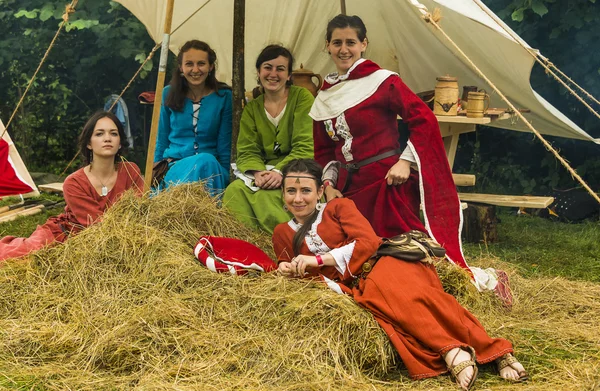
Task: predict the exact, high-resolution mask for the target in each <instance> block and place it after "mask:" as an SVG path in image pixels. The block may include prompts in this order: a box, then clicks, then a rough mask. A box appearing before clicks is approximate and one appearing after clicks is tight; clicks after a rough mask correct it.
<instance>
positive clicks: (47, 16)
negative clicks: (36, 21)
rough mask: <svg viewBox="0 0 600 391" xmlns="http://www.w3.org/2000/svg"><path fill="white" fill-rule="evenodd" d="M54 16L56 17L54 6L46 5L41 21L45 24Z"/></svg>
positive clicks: (41, 14)
mask: <svg viewBox="0 0 600 391" xmlns="http://www.w3.org/2000/svg"><path fill="white" fill-rule="evenodd" d="M52 16H54V7H52V4H47V5H45V6H44V8H42V12H40V20H41V21H42V22H45V21H47V20H48V19H50V18H51V17H52Z"/></svg>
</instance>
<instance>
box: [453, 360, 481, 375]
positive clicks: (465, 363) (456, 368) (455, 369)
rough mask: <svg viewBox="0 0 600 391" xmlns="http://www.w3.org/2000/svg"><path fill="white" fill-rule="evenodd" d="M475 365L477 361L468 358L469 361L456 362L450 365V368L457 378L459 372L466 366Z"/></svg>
mask: <svg viewBox="0 0 600 391" xmlns="http://www.w3.org/2000/svg"><path fill="white" fill-rule="evenodd" d="M475 365H476V364H475V361H473V360H467V361H463V362H461V363H459V364H456V365H454V366H452V367H450V368H449V369H450V373H452V376H454V377H455V378H457V377H458V374H459V373H461V372H462V371H463V370H464V369H465V368H468V367H474V366H475Z"/></svg>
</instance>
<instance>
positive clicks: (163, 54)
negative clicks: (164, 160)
mask: <svg viewBox="0 0 600 391" xmlns="http://www.w3.org/2000/svg"><path fill="white" fill-rule="evenodd" d="M174 2H175V0H168V2H167V12H166V15H165V28H164V31H165V35H164V38H163V41H162V48H161V51H160V62H159V66H158V76H157V78H156V94H155V97H156V98H155V99H154V109H153V111H152V127H151V128H150V140H149V141H148V155H147V156H146V171H145V173H144V191H148V190H150V186H151V183H152V166H153V164H154V151H155V150H156V136H157V134H158V121H159V119H160V106H161V104H162V92H163V88H164V86H165V74H166V72H167V60H168V58H169V41H170V38H171V37H170V35H171V23H172V22H173V4H174Z"/></svg>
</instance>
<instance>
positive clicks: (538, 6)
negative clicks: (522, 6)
mask: <svg viewBox="0 0 600 391" xmlns="http://www.w3.org/2000/svg"><path fill="white" fill-rule="evenodd" d="M531 9H532V10H533V12H535V13H536V14H538V15H539V16H544V15H546V14H547V13H548V8H546V6H545V5H544V2H543V1H542V0H533V1H532V2H531Z"/></svg>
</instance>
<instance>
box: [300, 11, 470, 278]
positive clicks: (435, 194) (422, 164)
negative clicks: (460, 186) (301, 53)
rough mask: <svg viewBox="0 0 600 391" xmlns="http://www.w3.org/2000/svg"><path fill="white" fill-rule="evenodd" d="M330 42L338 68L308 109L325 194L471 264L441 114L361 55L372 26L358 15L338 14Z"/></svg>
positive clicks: (385, 227)
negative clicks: (401, 125)
mask: <svg viewBox="0 0 600 391" xmlns="http://www.w3.org/2000/svg"><path fill="white" fill-rule="evenodd" d="M326 41H327V42H326V43H327V50H328V52H329V54H330V56H331V59H332V61H333V62H334V63H335V66H336V68H337V72H334V73H331V74H329V75H327V76H326V77H325V82H324V83H323V87H322V89H321V91H320V92H319V94H318V95H317V98H316V99H315V103H314V104H313V107H312V109H311V111H310V113H309V115H310V116H311V117H312V118H313V120H314V129H313V135H314V143H315V160H317V162H318V163H319V164H321V165H322V166H324V167H325V176H324V178H323V179H324V180H325V182H324V183H325V186H326V188H325V197H326V198H327V200H331V199H333V198H334V197H342V196H345V197H348V198H350V199H351V200H353V201H354V203H355V204H356V207H357V208H358V210H360V212H361V213H362V214H363V215H364V216H365V217H366V218H367V220H369V222H370V223H371V225H372V226H373V229H374V230H375V232H376V233H377V235H380V236H383V237H391V236H395V235H398V234H400V233H403V232H406V231H409V230H412V229H416V230H419V231H423V232H426V231H427V232H428V233H429V235H430V236H431V237H432V238H433V239H435V240H436V241H437V242H438V243H440V244H442V245H443V246H444V248H445V249H446V252H447V257H448V258H449V259H450V260H451V261H452V262H454V263H456V264H459V265H460V266H462V267H465V268H466V267H468V266H467V264H466V262H465V260H464V256H463V254H462V247H461V242H460V229H461V226H462V212H461V209H460V202H459V200H458V195H457V193H456V187H455V185H454V181H453V179H452V173H451V171H450V166H449V164H448V160H447V158H446V153H445V149H444V144H443V141H442V138H441V135H440V130H439V126H438V123H437V119H436V117H435V115H434V114H433V112H432V111H431V110H430V109H429V108H428V107H427V106H426V105H425V104H424V103H423V102H422V101H421V99H419V98H418V97H417V96H416V95H415V94H414V93H413V92H412V91H411V90H410V89H409V88H408V87H407V86H406V85H405V84H404V83H403V82H402V80H401V79H400V77H399V76H398V74H397V73H395V72H391V71H388V70H385V69H381V68H380V67H379V66H378V65H377V64H375V63H373V62H371V61H369V60H365V59H363V58H362V55H363V53H364V51H365V50H366V48H367V29H366V27H365V25H364V23H363V22H362V20H361V19H360V18H359V17H358V16H347V15H338V16H336V17H335V18H333V19H332V20H331V21H330V22H329V24H328V25H327V36H326ZM398 115H400V116H401V117H402V119H403V121H404V122H405V123H406V125H407V127H408V131H409V134H408V142H407V143H405V144H404V143H403V144H401V143H400V142H399V140H398V139H399V136H400V135H399V133H398V122H397V117H398ZM404 138H406V137H404ZM411 166H413V167H415V168H417V169H416V170H414V169H411ZM420 207H421V208H422V209H423V217H424V220H425V224H423V223H422V222H421V219H420V210H419V209H420Z"/></svg>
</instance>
